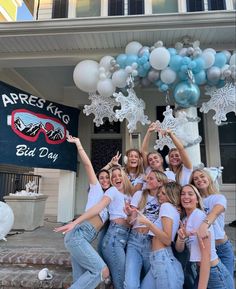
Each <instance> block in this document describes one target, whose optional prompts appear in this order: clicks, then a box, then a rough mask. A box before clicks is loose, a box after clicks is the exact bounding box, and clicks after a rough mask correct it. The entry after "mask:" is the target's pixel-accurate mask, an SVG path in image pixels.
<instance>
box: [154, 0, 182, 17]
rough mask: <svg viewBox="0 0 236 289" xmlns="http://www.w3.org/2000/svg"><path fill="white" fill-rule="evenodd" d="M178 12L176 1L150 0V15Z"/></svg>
mask: <svg viewBox="0 0 236 289" xmlns="http://www.w3.org/2000/svg"><path fill="white" fill-rule="evenodd" d="M175 12H178V1H177V0H174V1H173V0H172V1H169V0H152V13H153V14H157V13H175Z"/></svg>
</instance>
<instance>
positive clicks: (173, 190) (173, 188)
mask: <svg viewBox="0 0 236 289" xmlns="http://www.w3.org/2000/svg"><path fill="white" fill-rule="evenodd" d="M161 188H164V190H165V193H166V197H167V199H168V201H169V203H171V204H172V205H174V206H175V207H176V208H178V207H179V206H180V192H181V189H182V187H181V185H179V184H178V183H176V182H169V183H167V184H164V185H163V186H162V187H161ZM161 188H159V190H160V189H161Z"/></svg>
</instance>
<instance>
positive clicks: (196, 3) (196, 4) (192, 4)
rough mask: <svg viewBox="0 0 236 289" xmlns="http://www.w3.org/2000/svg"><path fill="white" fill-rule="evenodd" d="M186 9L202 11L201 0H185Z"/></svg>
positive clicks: (202, 4)
mask: <svg viewBox="0 0 236 289" xmlns="http://www.w3.org/2000/svg"><path fill="white" fill-rule="evenodd" d="M187 11H188V12H196V11H204V3H203V0H187Z"/></svg>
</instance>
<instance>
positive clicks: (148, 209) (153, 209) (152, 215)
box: [130, 191, 160, 229]
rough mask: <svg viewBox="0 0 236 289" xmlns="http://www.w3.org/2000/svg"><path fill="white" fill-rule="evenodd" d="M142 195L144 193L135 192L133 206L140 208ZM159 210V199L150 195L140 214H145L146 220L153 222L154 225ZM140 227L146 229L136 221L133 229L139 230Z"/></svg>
mask: <svg viewBox="0 0 236 289" xmlns="http://www.w3.org/2000/svg"><path fill="white" fill-rule="evenodd" d="M142 193H143V191H137V192H135V194H134V195H133V197H132V199H131V203H130V205H131V206H134V207H135V208H138V205H139V202H140V200H141V198H142ZM159 208H160V206H159V203H158V200H157V197H156V196H151V195H149V194H148V195H147V201H146V205H145V207H144V208H143V209H142V210H141V211H140V212H141V213H143V214H144V216H145V217H146V218H148V219H149V220H150V221H151V222H153V223H154V222H155V221H156V220H157V218H158V215H159ZM139 227H145V225H143V224H139V223H138V222H137V221H136V222H135V223H134V225H133V229H135V228H139Z"/></svg>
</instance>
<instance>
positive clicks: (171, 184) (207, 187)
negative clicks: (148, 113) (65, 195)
mask: <svg viewBox="0 0 236 289" xmlns="http://www.w3.org/2000/svg"><path fill="white" fill-rule="evenodd" d="M155 129H156V127H155V124H154V123H153V124H151V125H150V127H149V129H148V131H147V134H146V135H145V138H144V141H143V145H142V149H141V152H139V151H138V150H137V149H130V150H129V151H127V152H126V157H127V158H126V163H125V166H124V167H121V166H120V165H119V163H118V162H119V159H120V154H119V153H117V154H116V155H115V156H114V157H113V158H112V160H111V162H110V163H108V164H107V165H106V166H105V167H104V168H103V169H102V170H101V171H99V173H98V174H97V175H96V174H95V172H94V169H93V167H92V164H91V162H90V160H89V158H88V156H87V154H86V153H85V151H84V149H83V147H82V144H81V142H80V140H79V139H78V138H75V137H72V136H69V137H68V141H69V142H71V143H75V144H76V146H77V150H78V153H79V155H80V158H81V161H82V163H83V165H84V167H85V170H86V172H87V176H88V180H89V184H90V186H89V192H88V202H87V205H86V210H85V213H84V214H82V215H81V216H80V217H78V218H77V219H76V220H74V221H72V222H70V223H68V224H66V225H64V226H61V227H59V228H56V229H55V231H56V232H62V233H64V234H65V246H66V248H67V250H68V251H69V252H70V255H71V262H72V270H73V284H72V285H71V286H70V287H69V288H70V289H93V288H96V287H97V286H98V285H99V284H100V283H101V282H105V284H106V283H109V282H110V280H111V282H112V284H113V288H114V289H132V288H133V289H139V288H141V289H146V288H148V289H152V288H153V289H157V288H160V289H181V288H187V289H188V288H189V289H190V288H191V289H192V288H198V289H204V288H209V289H233V288H234V285H233V266H234V255H233V249H232V245H231V243H230V241H229V240H228V238H227V236H226V234H225V231H224V214H225V210H226V199H225V197H224V196H223V195H221V194H219V193H218V192H217V190H216V188H215V186H214V184H213V181H212V180H211V177H210V176H209V175H208V173H207V172H206V171H205V170H194V171H193V169H192V164H191V161H190V159H189V157H188V154H187V152H186V150H185V149H184V147H183V145H182V143H181V142H180V141H179V140H178V138H177V137H176V136H175V135H174V133H172V132H171V131H170V130H167V131H165V132H163V133H164V134H167V135H168V136H169V137H170V138H171V139H172V141H173V143H174V144H175V146H176V148H174V149H172V150H170V152H169V155H168V157H169V170H168V171H164V168H163V158H162V156H161V155H160V154H159V153H157V152H151V153H148V152H147V147H148V145H149V140H150V135H151V133H152V132H153V131H155ZM107 223H108V226H106V224H107ZM104 227H106V231H105V232H104V229H102V228H104ZM100 231H103V233H102V234H101V236H100V240H99V244H100V245H99V250H95V249H94V247H93V246H92V245H91V243H92V241H93V240H94V239H95V238H96V237H97V236H98V233H99V232H100ZM186 247H187V250H186ZM98 252H99V253H100V254H99V253H98ZM176 252H179V253H181V252H184V254H185V255H186V252H189V255H188V260H187V262H188V263H189V264H194V265H195V266H194V270H190V271H188V272H186V271H185V266H184V265H183V262H182V260H181V258H179V257H178V256H179V254H176ZM191 268H193V267H191ZM186 274H190V275H191V280H192V281H191V282H192V283H191V282H186ZM189 283H191V284H189Z"/></svg>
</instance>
